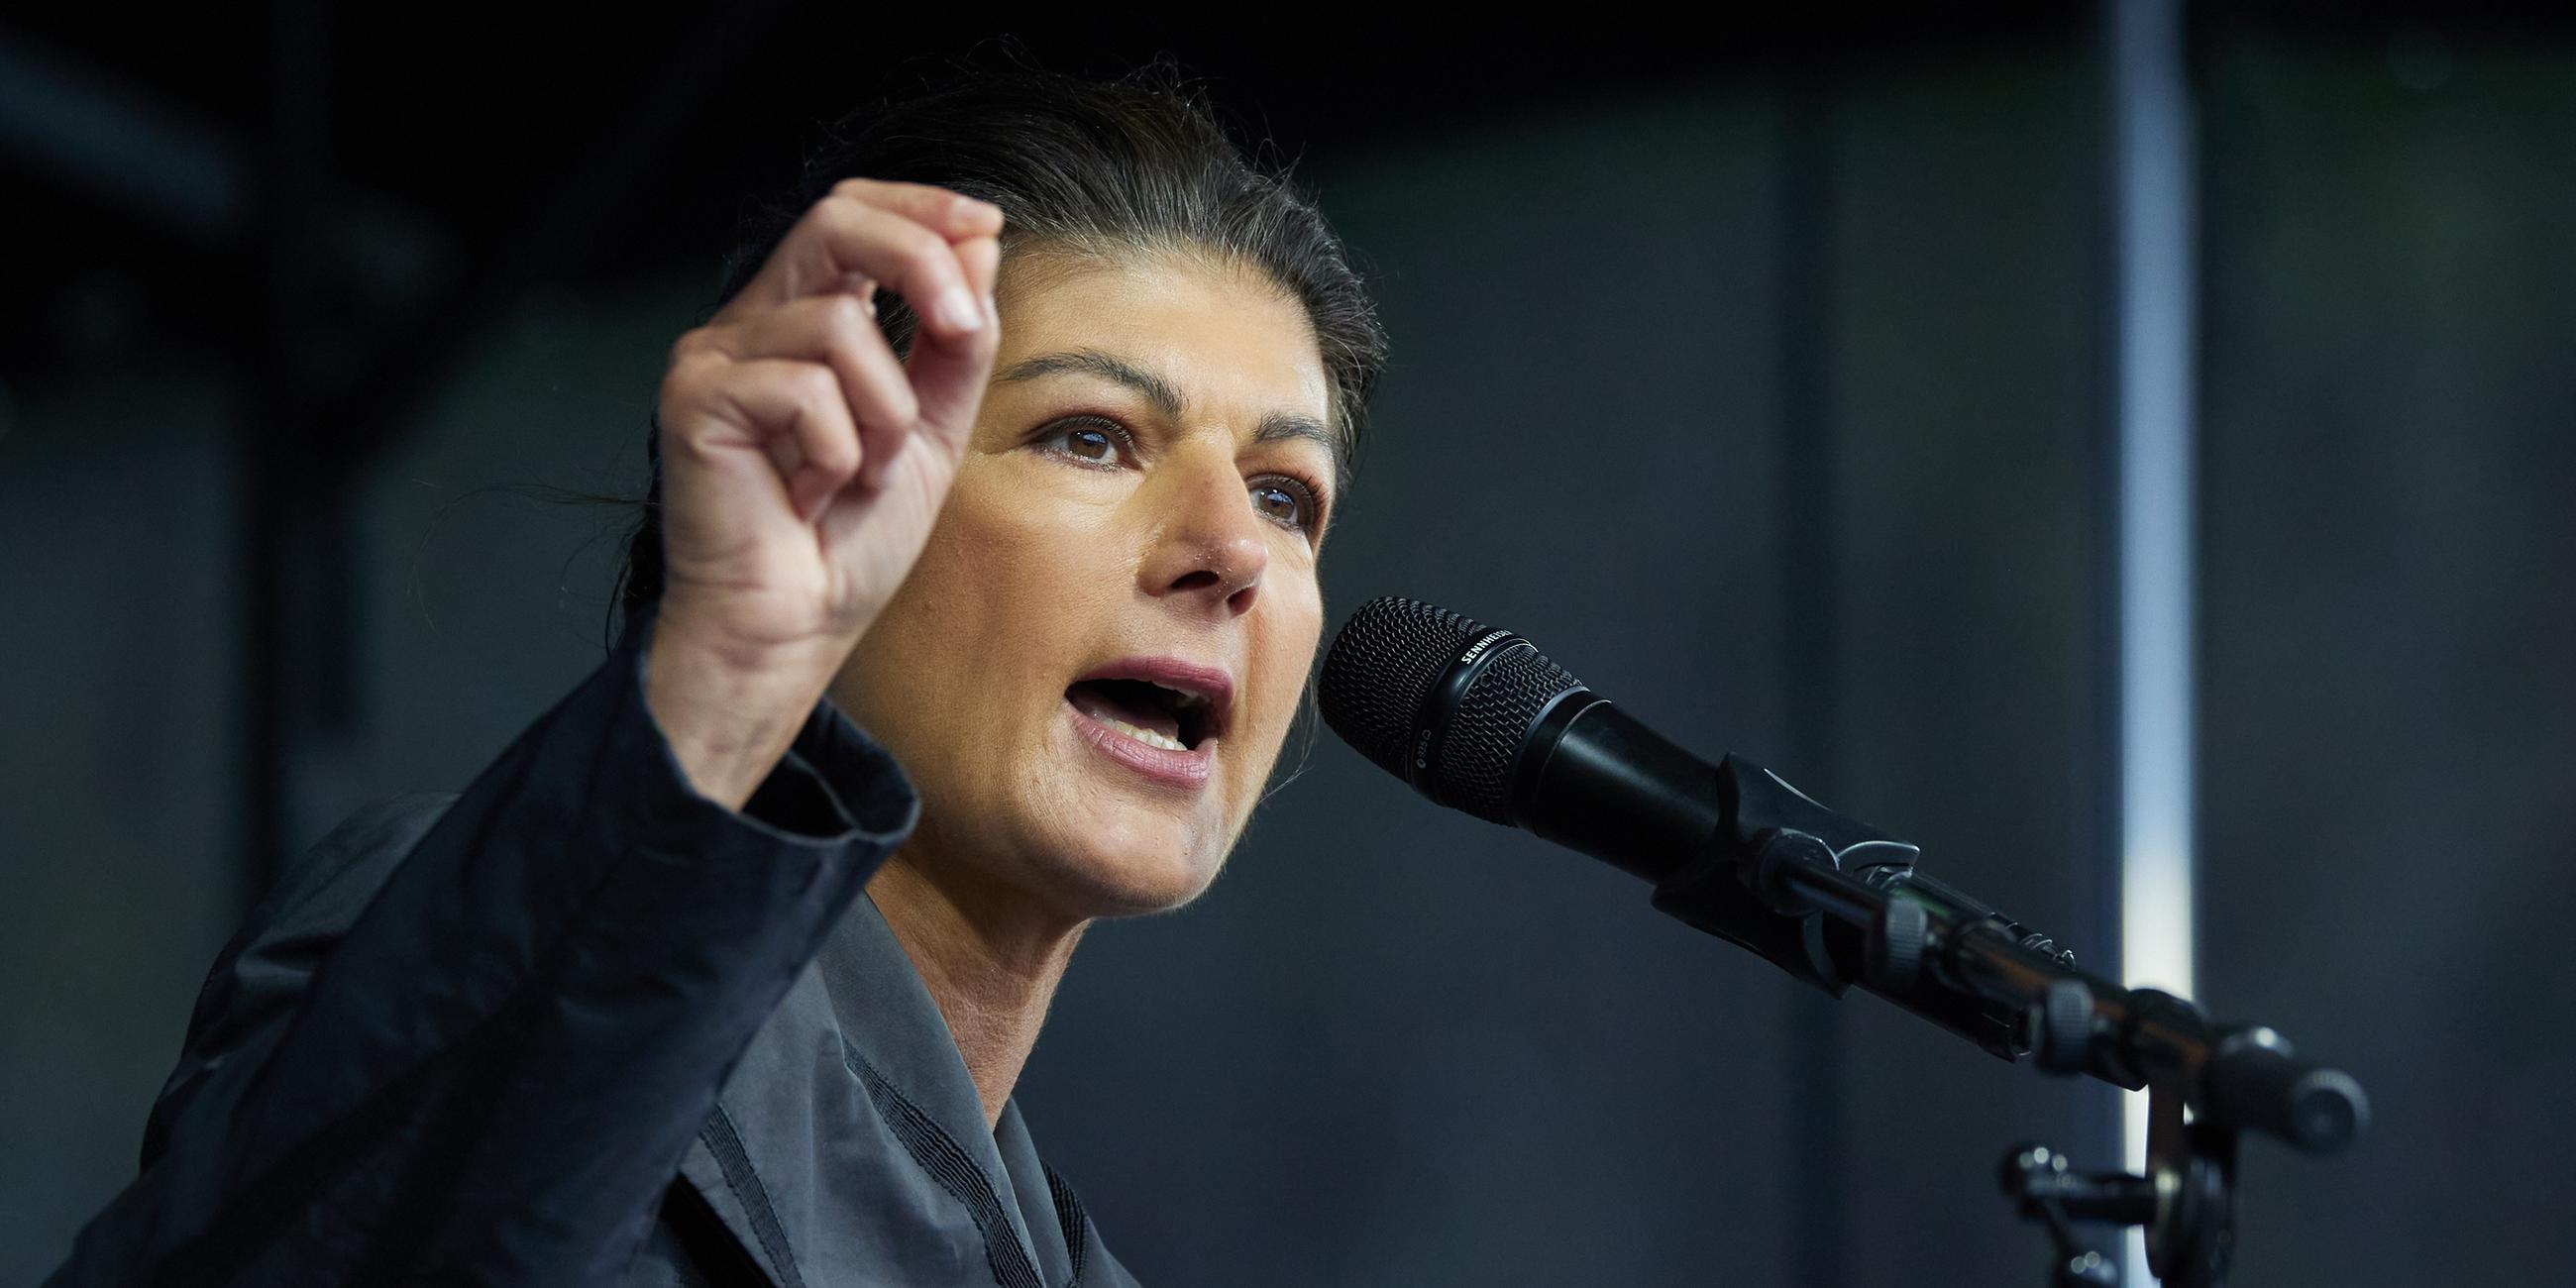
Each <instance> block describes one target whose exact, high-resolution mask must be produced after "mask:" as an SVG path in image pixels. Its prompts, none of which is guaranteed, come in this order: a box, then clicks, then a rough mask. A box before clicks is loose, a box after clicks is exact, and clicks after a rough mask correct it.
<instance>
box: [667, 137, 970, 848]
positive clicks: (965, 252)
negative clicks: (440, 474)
mask: <svg viewBox="0 0 2576 1288" xmlns="http://www.w3.org/2000/svg"><path fill="white" fill-rule="evenodd" d="M1001 228H1002V216H1001V212H1000V210H998V209H997V208H995V207H993V206H990V205H987V204H985V203H983V202H979V201H973V200H970V199H968V198H965V197H961V196H959V195H957V194H955V193H952V192H949V191H947V190H945V189H941V188H932V187H926V186H922V185H918V184H902V183H885V182H879V181H875V180H868V179H851V180H846V181H844V182H842V183H841V184H839V185H837V186H835V187H834V188H833V190H832V193H831V195H830V196H828V197H826V198H824V199H823V200H822V201H820V202H817V203H816V204H815V205H814V207H813V208H812V209H810V210H808V211H807V212H806V213H805V214H804V216H803V217H802V218H800V219H799V220H798V221H797V223H796V225H795V226H794V227H793V228H791V229H790V230H789V231H788V233H787V235H786V237H785V238H784V239H783V240H782V241H781V242H780V243H779V245H778V248H777V249H776V250H775V251H774V252H772V253H771V255H770V257H769V259H768V261H767V262H766V263H764V264H763V265H762V266H761V269H760V272H759V274H758V275H757V276H755V277H754V278H753V279H752V281H751V282H750V284H749V285H747V286H746V287H744V288H743V290H742V291H741V292H740V293H738V294H737V295H736V296H735V297H734V299H733V300H732V301H731V302H729V303H728V304H726V306H725V307H724V308H723V309H722V310H721V311H719V312H718V313H717V314H716V315H715V316H714V317H713V318H711V319H709V320H708V321H707V324H706V325H704V326H702V327H698V328H696V329H694V330H692V331H690V332H688V333H687V334H685V335H683V336H681V337H680V339H679V342H678V343H677V344H675V345H673V346H672V350H671V362H670V367H669V370H668V371H667V373H666V374H665V376H664V378H663V382H662V391H661V399H660V423H661V453H662V470H663V475H662V489H663V511H662V541H663V551H664V581H663V592H662V598H661V602H660V606H659V608H658V610H657V622H656V625H655V628H654V636H653V651H652V656H651V658H650V665H649V667H648V671H647V675H646V684H645V695H646V700H647V702H648V704H649V705H650V706H651V707H652V709H653V713H654V717H655V719H656V720H657V721H658V722H659V723H660V724H661V726H662V730H663V733H664V735H665V736H666V737H667V738H669V740H670V742H671V744H672V748H673V751H674V752H675V753H676V754H677V755H678V756H679V758H680V763H681V766H682V768H683V769H685V770H686V771H687V772H688V774H689V777H690V780H691V782H692V783H693V784H694V785H695V786H696V787H697V789H698V790H699V791H700V792H701V793H702V794H704V795H706V796H708V797H709V798H711V799H714V800H717V801H719V802H722V803H724V804H725V805H727V806H729V807H733V806H739V805H740V804H741V803H742V802H743V801H744V800H746V799H748V798H749V796H750V793H751V790H752V789H753V788H754V787H755V786H757V785H758V783H759V782H760V780H761V779H762V778H763V777H765V776H766V775H767V774H768V772H769V770H770V769H771V768H772V767H773V766H775V765H776V763H777V761H778V759H779V757H780V756H782V755H783V754H785V751H786V748H787V744H788V743H789V741H791V740H792V739H793V738H794V736H795V733H796V730H797V728H798V727H799V726H800V725H801V724H802V723H803V721H804V718H805V716H806V714H807V712H808V711H810V710H811V708H812V706H813V703H814V700H815V699H816V698H817V697H818V696H820V694H821V693H822V691H823V689H824V687H825V686H826V685H827V684H828V683H829V682H830V680H831V677H832V675H833V673H834V672H835V671H837V670H838V669H839V668H840V665H841V663H842V661H843V660H844V659H846V658H847V657H848V655H849V652H850V650H851V648H852V647H854V646H855V645H856V644H857V643H858V640H859V637H860V636H861V635H863V634H864V633H866V631H867V629H868V627H869V625H870V624H872V623H873V622H874V621H875V620H876V616H877V613H878V611H879V610H881V609H883V608H884V607H885V604H886V601H887V600H888V599H890V598H892V597H893V595H894V592H895V589H896V587H898V586H899V585H901V584H902V582H903V579H904V577H905V575H906V574H908V573H909V572H910V571H911V569H912V565H913V561H914V560H915V559H916V558H918V557H919V555H920V553H921V549H922V546H923V544H924V543H925V542H926V541H927V540H928V538H929V535H930V529H931V525H932V524H933V523H934V522H936V521H937V519H938V516H939V509H940V506H941V504H942V503H943V502H944V501H945V500H946V498H947V495H948V487H949V484H950V482H951V481H952V480H953V479H954V478H955V477H956V473H957V464H958V461H959V459H960V458H961V457H962V456H963V454H964V452H965V448H966V441H967V437H968V435H969V434H970V433H971V432H972V431H973V429H974V424H975V414H976V410H977V408H978V407H979V406H980V405H981V404H982V401H983V392H984V385H985V382H986V381H987V380H988V379H989V377H990V374H991V371H992V365H993V354H994V352H995V349H996V345H997V339H998V332H999V330H1000V322H999V319H998V317H997V316H996V315H995V313H994V311H993V302H992V297H993V281H994V275H995V273H996V272H997V270H998V268H999V265H1000V258H1001V251H1000V244H999V242H998V241H997V238H998V236H999V234H1000V232H1001ZM880 286H883V287H884V288H885V289H888V290H891V291H893V292H895V293H897V294H899V295H901V296H902V297H903V299H904V301H905V302H906V303H907V304H908V305H910V306H911V307H912V309H913V311H914V313H915V314H916V315H917V316H918V317H919V319H920V323H919V326H918V327H917V328H916V330H915V332H914V337H913V341H912V346H911V350H910V352H909V354H908V356H907V357H906V358H905V359H904V360H902V361H900V362H899V361H897V360H896V358H895V356H894V352H893V350H892V349H891V348H890V347H889V346H888V344H887V343H886V339H885V336H884V334H883V333H882V332H881V331H880V330H879V329H878V326H877V323H876V308H875V305H874V297H875V295H876V291H877V289H878V288H879V287H880Z"/></svg>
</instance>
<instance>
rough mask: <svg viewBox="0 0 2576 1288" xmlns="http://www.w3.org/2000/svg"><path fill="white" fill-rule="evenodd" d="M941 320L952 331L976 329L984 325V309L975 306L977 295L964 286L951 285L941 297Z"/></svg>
mask: <svg viewBox="0 0 2576 1288" xmlns="http://www.w3.org/2000/svg"><path fill="white" fill-rule="evenodd" d="M939 320H940V321H942V322H945V323H947V324H948V329H949V330H951V331H974V330H979V329H981V328H982V327H983V325H984V310H982V309H980V308H977V307H975V297H974V296H972V295H968V294H967V293H966V288H965V287H962V286H952V287H949V288H948V290H947V291H946V292H944V293H943V294H941V295H940V297H939Z"/></svg>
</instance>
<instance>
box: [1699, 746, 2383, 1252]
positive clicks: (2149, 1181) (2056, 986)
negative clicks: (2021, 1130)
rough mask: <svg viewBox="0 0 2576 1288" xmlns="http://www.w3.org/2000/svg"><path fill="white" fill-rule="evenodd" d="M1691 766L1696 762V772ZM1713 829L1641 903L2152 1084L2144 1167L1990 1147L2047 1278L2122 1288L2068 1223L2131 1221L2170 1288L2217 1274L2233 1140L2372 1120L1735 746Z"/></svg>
mask: <svg viewBox="0 0 2576 1288" xmlns="http://www.w3.org/2000/svg"><path fill="white" fill-rule="evenodd" d="M1703 772H1705V771H1703ZM1718 777H1719V779H1720V784H1719V786H1720V789H1721V794H1722V797H1723V799H1724V802H1725V812H1724V817H1725V823H1724V825H1723V826H1722V827H1721V828H1720V829H1719V832H1718V834H1717V835H1716V836H1715V837H1713V838H1712V839H1711V843H1710V844H1709V845H1708V846H1707V847H1706V848H1705V850H1703V852H1701V853H1699V854H1697V855H1694V856H1690V857H1688V858H1686V859H1684V860H1683V861H1682V862H1681V863H1680V864H1679V865H1678V866H1676V867H1674V868H1672V869H1671V870H1669V871H1668V872H1666V873H1664V874H1663V875H1662V878H1661V879H1660V880H1659V881H1657V882H1656V885H1655V894H1654V904H1655V907H1657V908H1658V909H1661V910H1662V911H1664V912H1666V913H1669V914H1671V915H1673V916H1675V917H1678V918H1680V919H1681V920H1682V921H1684V922H1687V923H1689V924H1691V925H1693V926H1696V927H1698V928H1700V929H1702V930H1706V931H1708V932H1710V933H1712V934H1716V935H1718V936H1720V937H1722V938H1725V939H1728V940H1731V941H1733V942H1735V943H1738V944H1741V945H1743V946H1744V947H1746V948H1750V949H1752V950H1753V951H1755V952H1757V953H1759V954H1761V955H1762V956H1763V957H1764V958H1766V959H1768V960H1770V961H1771V962H1773V963H1774V964H1776V965H1778V966H1780V967H1781V968H1782V969H1784V970H1787V971H1788V972H1789V973H1790V974H1792V975H1795V976H1797V977H1799V978H1800V979H1803V980H1805V981H1807V982H1808V983H1811V984H1814V985H1816V986H1817V987H1820V988H1823V989H1824V990H1825V991H1826V992H1828V993H1831V994H1833V995H1834V996H1836V997H1841V996H1842V995H1843V994H1844V993H1845V992H1846V991H1847V990H1849V989H1850V988H1851V987H1852V986H1853V985H1855V984H1857V985H1859V986H1861V987H1863V988H1866V989H1868V990H1869V991H1870V992H1873V993H1877V994H1878V995H1880V996H1882V997H1885V998H1887V999H1888V1000H1889V1001H1892V1002H1894V1003H1896V1004H1897V1005H1898V1006H1900V1007H1903V1008H1904V1009H1906V1010H1909V1011H1912V1012H1914V1013H1915V1014H1917V1015H1920V1016H1922V1017H1924V1018H1925V1019H1928V1020H1930V1021H1932V1022H1933V1023H1935V1024H1938V1025H1940V1026H1941V1027H1943V1028H1946V1029H1948V1030H1950V1031H1951V1032H1953V1033H1956V1034H1958V1035H1960V1036H1961V1037H1964V1038H1967V1039H1968V1040H1969V1041H1971V1042H1974V1043H1976V1044H1977V1045H1978V1046H1980V1047H1982V1048H1984V1049H1985V1050H1986V1051H1988V1052H1990V1053H1992V1054H1994V1055H1996V1056H1998V1057H2000V1058H2002V1059H2004V1060H2006V1061H2019V1060H2020V1059H2021V1058H2022V1057H2023V1056H2025V1055H2034V1054H2035V1055H2036V1057H2037V1063H2038V1065H2039V1067H2040V1068H2041V1069H2043V1070H2046V1071H2048V1072H2050V1073H2054V1074H2060V1075H2068V1076H2071V1075H2075V1074H2087V1075H2090V1076H2092V1077H2095V1078H2099V1079H2101V1080H2103V1081H2105V1082H2108V1083H2111V1084H2112V1085H2114V1086H2119V1087H2125V1088H2128V1089H2129V1090H2132V1091H2135V1090H2137V1089H2139V1088H2141V1087H2143V1088H2145V1089H2146V1092H2147V1104H2148V1110H2147V1121H2148V1128H2147V1165H2146V1172H2145V1174H2144V1175H2137V1174H2133V1173H2128V1172H2107V1173H2086V1172H2077V1171H2073V1170H2071V1169H2070V1167H2069V1165H2068V1160H2067V1159H2066V1157H2065V1156H2064V1155H2062V1154H2059V1153H2058V1152H2056V1151H2055V1150H2052V1149H2049V1148H2048V1147H2046V1146H2044V1145H2029V1144H2025V1145H2017V1146H2015V1147H2013V1148H2012V1149H2011V1150H2008V1151H2007V1152H2006V1153H2005V1155H2004V1160H2003V1168H2002V1181H2003V1189H2004V1193H2005V1194H2006V1195H2007V1196H2008V1197H2009V1198H2011V1199H2012V1201H2013V1203H2014V1205H2015V1206H2016V1208H2017V1209H2018V1210H2019V1212H2020V1213H2021V1215H2022V1216H2023V1218H2024V1219H2027V1220H2035V1221H2039V1222H2041V1223H2043V1224H2044V1225H2045V1226H2046V1227H2047V1230H2048V1234H2049V1237H2050V1239H2051V1241H2052V1242H2053V1243H2054V1245H2055V1247H2056V1251H2057V1263H2056V1265H2055V1267H2054V1268H2053V1272H2052V1278H2051V1280H2050V1282H2051V1283H2052V1284H2054V1285H2058V1286H2059V1288H2072V1286H2075V1285H2091V1286H2107V1285H2113V1284H2117V1283H2118V1282H2119V1271H2118V1269H2117V1268H2116V1266H2115V1265H2114V1264H2113V1263H2112V1262H2110V1261H2108V1260H2106V1259H2104V1258H2103V1257H2102V1256H2101V1255H2100V1254H2099V1253H2096V1252H2093V1251H2091V1250H2089V1249H2086V1248H2084V1247H2083V1246H2082V1245H2081V1244H2080V1243H2079V1242H2078V1241H2077V1240H2076V1238H2075V1236H2074V1234H2073V1232H2072V1231H2071V1230H2070V1229H2069V1228H2068V1227H2069V1225H2070V1223H2072V1222H2077V1221H2088V1222H2108V1223H2110V1224H2112V1225H2114V1226H2131V1225H2136V1226H2144V1227H2145V1228H2146V1236H2147V1266H2148V1269H2149V1270H2150V1271H2152V1272H2153V1273H2154V1275H2155V1276H2156V1278H2157V1279H2158V1280H2159V1281H2160V1282H2162V1283H2164V1284H2167V1285H2172V1286H2173V1288H2218V1286H2219V1285H2221V1284H2224V1283H2225V1282H2226V1279H2227V1267H2228V1260H2229V1255H2230V1253H2231V1251H2232V1250H2233V1248H2234V1246H2235V1239H2236V1142H2237V1137H2238V1136H2239V1135H2240V1134H2242V1133H2244V1132H2248V1131H2252V1132H2258V1133H2261V1134H2264V1135H2268V1136H2273V1137H2276V1138H2278V1139H2281V1140H2284V1141H2287V1142H2289V1143H2290V1144H2291V1145H2293V1146H2295V1147H2297V1148H2299V1149H2301V1150H2304V1151H2307V1152H2309V1153H2315V1154H2328V1153H2333V1152H2335V1151H2337V1150H2340V1149H2342V1148H2343V1147H2344V1146H2346V1145H2347V1144H2349V1143H2351V1141H2352V1139H2353V1138H2354V1137H2355V1136H2356V1135H2358V1134H2359V1133H2360V1131H2361V1130H2362V1128H2363V1127H2364V1126H2365V1125H2366V1124H2367V1123H2368V1120H2369V1105H2368V1101H2367V1100H2366V1099H2365V1098H2364V1096H2363V1095H2362V1090H2361V1086H2360V1084H2358V1083H2356V1082H2354V1081H2353V1079H2352V1078H2351V1077H2350V1076H2348V1075H2346V1074H2344V1073H2342V1072H2340V1071H2338V1070H2334V1069H2330V1068H2325V1067H2322V1066H2319V1065H2315V1064H2311V1063H2308V1062H2305V1061H2302V1060H2300V1059H2299V1058H2298V1057H2297V1055H2296V1054H2295V1053H2294V1052H2293V1051H2292V1049H2291V1047H2290V1044H2289V1042H2288V1041H2286V1040H2285V1039H2283V1038H2282V1037H2281V1035H2280V1034H2278V1033H2276V1032H2274V1031H2273V1030H2271V1029H2269V1028H2266V1027H2263V1026H2261V1025H2236V1026H2221V1025H2217V1024H2214V1023H2212V1022H2211V1020H2210V1018H2209V1016H2208V1015H2207V1013H2205V1012H2203V1011H2202V1010H2201V1008H2200V1007H2199V1006H2197V1005H2195V1004H2194V1003H2192V1002H2190V1001H2189V1000H2187V999H2184V998H2180V997H2176V996H2173V995H2172V994H2169V993H2164V992H2159V991H2157V990H2155V989H2128V988H2123V987H2121V986H2120V985H2118V984H2114V983H2111V982H2109V981H2107V980H2104V979H2101V978H2098V977H2096V976H2093V975H2090V974H2087V973H2085V972H2084V971H2081V970H2078V969H2076V967H2075V958H2074V954H2072V953H2070V952H2066V951H2064V950H2062V949H2060V948H2058V947H2057V945H2056V943H2055V942H2054V941H2053V940H2052V939H2050V938H2049V937H2048V936H2046V935H2043V934H2040V933H2039V932H2037V931H2034V930H2032V929H2030V928H2029V927H2027V926H2024V925H2022V924H2021V923H2019V922H2016V921H2013V920H2012V919H2011V918H2008V917H2006V916H2004V915H2003V914H2001V913H1999V912H1996V911H1995V910H1994V909H1992V908H1990V907H1987V906H1986V905H1984V904H1982V903H1979V902H1978V901H1976V900H1975V899H1972V898H1969V897H1968V896H1966V895H1964V894H1962V893H1960V892H1959V891H1957V890H1954V889H1952V888H1950V887H1948V886H1945V885H1943V884H1941V883H1940V882H1938V881H1935V880H1933V879H1931V878H1930V877H1926V876H1924V875H1922V874H1920V873H1918V872H1917V871H1915V866H1914V864H1915V859H1916V856H1917V855H1918V854H1919V853H1920V851H1919V849H1918V848H1917V847H1916V846H1913V845H1910V844H1907V843H1905V842H1903V841H1899V840H1896V839H1895V838H1893V837H1890V836H1887V835H1886V834H1884V833H1882V832H1879V831H1877V830H1876V829H1874V828H1871V827H1869V826H1867V825H1866V824H1862V823H1859V822H1856V821H1854V820H1851V819H1847V818H1844V817H1842V816H1841V815H1838V814H1835V813H1834V812H1832V811H1831V810H1828V809H1826V808H1825V807H1823V806H1822V805H1819V804H1817V803H1816V802H1814V801H1812V800H1809V799H1808V798H1807V797H1806V796H1804V795H1802V794H1801V793H1800V792H1799V791H1798V790H1797V789H1796V788H1794V787H1791V786H1790V785H1789V784H1788V783H1786V782H1783V781H1782V780H1781V779H1780V777H1779V776H1778V775H1776V774H1773V773H1772V772H1771V771H1769V770H1767V769H1764V768H1762V767H1761V766H1759V765H1756V764H1754V763H1753V762H1751V761H1748V760H1745V759H1743V758H1742V757H1739V756H1728V757H1727V758H1726V759H1725V760H1724V761H1723V762H1721V763H1720V764H1719V766H1718Z"/></svg>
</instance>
